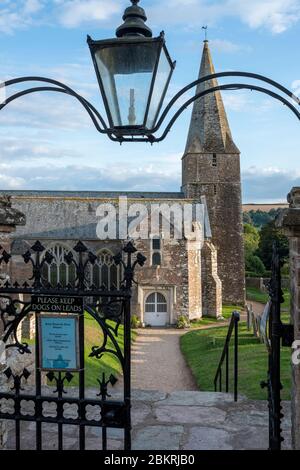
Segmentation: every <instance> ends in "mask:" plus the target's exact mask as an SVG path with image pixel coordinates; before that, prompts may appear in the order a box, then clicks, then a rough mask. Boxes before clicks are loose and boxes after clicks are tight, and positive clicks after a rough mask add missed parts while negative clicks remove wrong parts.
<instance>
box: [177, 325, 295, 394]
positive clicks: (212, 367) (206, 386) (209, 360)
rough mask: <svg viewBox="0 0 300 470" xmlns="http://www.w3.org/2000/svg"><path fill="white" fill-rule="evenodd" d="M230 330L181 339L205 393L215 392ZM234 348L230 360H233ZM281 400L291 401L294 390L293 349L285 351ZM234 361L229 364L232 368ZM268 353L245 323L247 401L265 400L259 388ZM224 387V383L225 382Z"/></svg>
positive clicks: (242, 354) (242, 374)
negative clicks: (215, 380)
mask: <svg viewBox="0 0 300 470" xmlns="http://www.w3.org/2000/svg"><path fill="white" fill-rule="evenodd" d="M227 331H228V327H216V328H210V329H204V330H195V331H190V332H188V333H186V334H185V335H184V336H182V337H181V350H182V352H183V355H184V357H185V359H186V361H187V363H188V365H189V366H190V368H191V370H192V372H193V374H194V377H195V379H196V382H197V385H198V387H199V389H200V390H202V391H213V390H214V383H213V382H214V377H215V373H216V369H217V366H218V364H219V360H220V357H221V353H222V350H223V347H224V342H225V338H226V335H227ZM232 357H233V356H232V348H231V358H232ZM281 361H282V362H281V364H282V369H281V370H282V378H281V380H282V384H283V386H284V389H283V391H282V398H283V399H285V400H289V399H290V389H291V366H290V362H291V352H290V348H282V357H281ZM232 364H233V362H232V360H230V365H231V367H232ZM267 368H268V353H267V350H266V346H265V345H264V344H261V343H260V341H259V339H258V338H256V337H254V336H253V334H252V332H251V331H250V332H248V331H247V328H246V325H245V323H240V326H239V393H240V394H243V395H246V396H247V397H248V398H252V399H258V400H264V399H266V398H267V392H266V390H265V389H264V390H262V389H261V388H260V382H261V381H262V380H266V378H267ZM230 380H231V382H230V391H232V390H233V380H232V374H231V373H230ZM223 386H224V383H223Z"/></svg>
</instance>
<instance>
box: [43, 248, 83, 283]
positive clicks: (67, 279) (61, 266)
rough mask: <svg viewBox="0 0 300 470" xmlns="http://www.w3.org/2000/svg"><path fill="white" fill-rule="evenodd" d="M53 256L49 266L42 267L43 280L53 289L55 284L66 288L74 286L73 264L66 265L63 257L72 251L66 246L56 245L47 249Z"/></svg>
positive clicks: (74, 272) (74, 273)
mask: <svg viewBox="0 0 300 470" xmlns="http://www.w3.org/2000/svg"><path fill="white" fill-rule="evenodd" d="M47 251H48V252H49V253H51V255H52V256H53V261H52V263H51V264H48V263H45V264H44V266H43V278H44V279H45V280H46V281H47V282H49V283H50V284H51V286H52V287H55V286H56V285H57V284H61V285H62V286H67V285H68V284H71V285H72V286H73V285H74V284H75V279H76V271H75V266H74V265H73V264H71V265H68V263H67V262H66V260H65V255H67V254H68V253H69V252H70V251H72V250H71V249H70V248H69V247H68V246H67V245H63V244H61V243H56V244H55V245H52V246H50V247H48V248H47Z"/></svg>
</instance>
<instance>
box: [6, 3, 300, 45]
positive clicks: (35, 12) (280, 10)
mask: <svg viewBox="0 0 300 470" xmlns="http://www.w3.org/2000/svg"><path fill="white" fill-rule="evenodd" d="M125 6H127V5H126V3H125V2H124V1H123V0H109V1H106V0H52V2H47V1H46V0H18V2H12V1H10V0H2V1H1V6H0V32H2V33H6V34H12V33H14V32H15V31H17V30H20V29H26V28H29V27H33V26H35V25H41V24H49V22H51V24H55V23H56V24H60V25H61V26H63V27H66V28H76V27H79V26H81V25H83V24H87V23H96V24H99V23H101V25H102V26H107V22H108V21H109V20H110V19H111V18H113V17H114V16H115V17H116V21H117V16H118V18H119V20H118V21H119V22H120V21H121V18H120V17H121V14H122V12H123V9H124V7H125ZM143 6H144V7H145V9H146V11H147V14H148V17H149V23H150V24H152V25H153V26H158V25H159V26H160V27H165V26H167V25H174V24H176V25H181V26H182V27H183V28H185V29H193V28H194V29H195V28H197V29H199V28H201V26H202V25H203V24H208V25H210V26H211V25H213V26H214V25H216V24H218V23H219V22H220V21H222V20H226V19H228V18H237V19H238V20H240V21H242V22H243V23H245V24H246V25H247V26H249V27H250V28H252V29H258V28H264V29H267V30H269V31H271V32H272V33H273V34H280V33H282V32H284V31H286V30H287V29H289V28H291V27H292V26H294V25H295V24H296V23H298V22H299V20H300V0H252V1H251V2H250V1H248V0H218V1H213V0H155V1H151V2H150V0H149V1H148V2H147V3H146V2H145V4H144V5H143ZM170 12H171V14H170ZM116 26H117V23H116ZM221 47H222V46H221ZM223 47H225V48H229V49H230V48H232V46H231V45H230V44H227V45H226V44H223Z"/></svg>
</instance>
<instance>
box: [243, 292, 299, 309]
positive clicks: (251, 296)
mask: <svg viewBox="0 0 300 470" xmlns="http://www.w3.org/2000/svg"><path fill="white" fill-rule="evenodd" d="M283 295H284V303H283V304H282V309H283V310H289V309H290V302H291V294H290V291H289V290H287V289H283ZM247 300H250V301H251V300H253V301H254V302H260V303H262V304H266V303H267V302H268V300H269V296H268V294H267V293H266V292H261V291H260V290H259V289H257V288H256V287H247Z"/></svg>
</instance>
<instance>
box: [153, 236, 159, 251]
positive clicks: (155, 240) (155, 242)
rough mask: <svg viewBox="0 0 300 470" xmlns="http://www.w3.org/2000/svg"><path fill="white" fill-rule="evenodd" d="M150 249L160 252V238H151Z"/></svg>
mask: <svg viewBox="0 0 300 470" xmlns="http://www.w3.org/2000/svg"><path fill="white" fill-rule="evenodd" d="M152 249H153V250H160V238H153V240H152Z"/></svg>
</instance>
